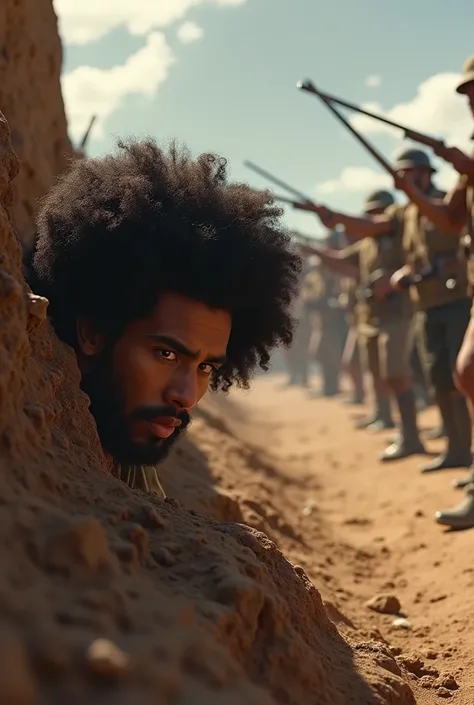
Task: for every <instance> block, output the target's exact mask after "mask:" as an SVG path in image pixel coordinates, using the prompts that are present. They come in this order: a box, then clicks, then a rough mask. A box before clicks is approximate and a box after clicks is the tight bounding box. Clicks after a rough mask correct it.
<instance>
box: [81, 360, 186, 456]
mask: <svg viewBox="0 0 474 705" xmlns="http://www.w3.org/2000/svg"><path fill="white" fill-rule="evenodd" d="M111 358H112V356H111V355H110V356H109V355H105V354H104V355H102V356H101V358H100V360H99V359H98V360H96V361H95V364H94V369H93V370H92V371H90V372H88V373H85V374H83V375H82V382H81V388H82V390H83V391H84V392H85V393H86V394H87V395H88V396H89V398H90V402H91V403H90V410H91V413H92V415H93V417H94V419H95V422H96V425H97V430H98V432H99V438H100V441H101V444H102V447H103V448H104V450H105V451H106V452H107V453H109V454H110V455H111V456H112V458H113V459H114V461H116V462H117V463H118V464H120V465H155V464H156V463H159V462H160V461H162V460H164V459H165V458H166V457H167V455H168V454H169V452H170V450H171V448H172V447H173V445H174V444H175V443H176V441H177V440H178V438H179V437H180V436H182V435H183V434H184V432H185V431H186V429H187V428H188V426H189V424H190V423H191V417H190V415H189V414H188V412H187V411H180V410H179V409H177V408H176V407H174V406H170V405H157V406H141V407H137V408H136V409H134V411H133V412H132V413H131V414H130V415H128V416H127V417H125V416H124V415H123V412H122V409H123V401H122V397H121V393H120V392H121V389H120V385H119V383H118V381H114V379H113V372H112V359H111ZM163 417H172V418H177V419H179V420H180V421H181V425H180V426H177V427H176V428H175V430H174V432H173V434H172V435H171V436H170V437H169V438H158V437H157V436H155V435H153V434H152V433H150V435H149V437H148V438H147V439H144V440H141V441H136V440H134V439H133V438H132V429H133V425H134V423H137V422H140V421H142V422H147V421H154V420H156V419H159V418H163Z"/></svg>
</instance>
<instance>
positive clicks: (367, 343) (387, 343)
mask: <svg viewBox="0 0 474 705" xmlns="http://www.w3.org/2000/svg"><path fill="white" fill-rule="evenodd" d="M410 324H411V319H409V318H400V319H398V320H390V321H386V322H381V323H380V325H379V328H378V330H377V331H373V332H372V331H371V332H370V333H364V330H362V335H361V345H362V352H363V354H364V355H365V356H366V360H367V367H368V368H369V370H370V372H371V373H372V375H373V376H374V377H375V378H376V379H382V380H390V379H396V378H401V377H409V376H410Z"/></svg>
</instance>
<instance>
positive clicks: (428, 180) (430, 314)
mask: <svg viewBox="0 0 474 705" xmlns="http://www.w3.org/2000/svg"><path fill="white" fill-rule="evenodd" d="M396 168H397V169H399V170H400V171H403V172H404V173H405V174H407V173H410V175H411V178H412V179H413V181H414V182H415V183H416V184H417V185H418V188H420V189H421V190H422V191H423V192H424V193H427V194H429V196H430V197H431V198H438V199H441V198H443V197H444V195H445V194H444V193H442V192H441V191H439V190H438V189H436V187H435V186H434V185H433V182H432V174H433V173H434V171H435V170H434V169H433V167H432V166H431V164H430V161H429V158H428V156H427V155H426V154H425V153H424V152H422V151H421V150H419V149H406V150H405V151H403V152H402V153H401V154H400V156H399V157H398V160H397V164H396ZM403 246H404V250H405V257H406V264H405V266H404V267H402V268H401V269H400V270H399V271H398V272H396V273H395V274H394V276H393V277H392V284H393V285H394V286H396V287H402V288H406V286H407V283H408V282H410V281H413V280H415V282H416V283H415V285H414V286H410V294H411V296H412V299H413V302H414V306H415V307H416V309H418V310H419V311H420V312H422V316H423V331H424V337H425V342H426V348H427V352H428V361H427V362H428V367H429V372H430V378H431V383H432V385H433V388H434V390H435V395H436V402H437V404H438V407H439V410H440V413H441V418H442V420H443V424H444V428H445V429H446V435H447V447H446V450H445V451H444V452H443V453H442V454H441V455H440V456H439V457H437V458H436V459H435V460H434V461H433V462H431V463H428V464H427V465H425V466H424V467H423V468H422V472H434V471H436V470H443V469H445V468H457V467H469V466H470V464H471V424H470V419H469V413H468V409H467V404H466V401H465V399H464V397H463V396H462V395H461V394H460V393H459V392H458V390H457V389H456V388H455V386H454V382H453V373H454V369H455V365H456V358H457V356H458V353H459V350H460V348H461V345H462V341H463V338H464V334H465V332H466V329H467V326H468V324H469V318H470V308H471V301H470V298H469V296H468V291H467V271H466V263H465V260H464V259H463V258H462V257H461V256H460V234H459V236H458V237H457V238H456V239H455V238H453V236H452V235H451V234H450V233H446V232H443V231H442V230H440V229H438V228H436V226H434V225H433V224H432V223H430V221H429V220H428V219H427V218H426V217H425V216H423V215H421V213H420V209H419V208H418V206H417V205H415V204H414V203H409V204H408V205H407V207H406V209H405V226H404V237H403Z"/></svg>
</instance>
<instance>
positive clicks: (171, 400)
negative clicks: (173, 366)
mask: <svg viewBox="0 0 474 705" xmlns="http://www.w3.org/2000/svg"><path fill="white" fill-rule="evenodd" d="M198 394H199V391H198V382H197V375H196V370H194V369H187V370H183V369H181V370H176V372H175V374H174V375H173V376H172V377H171V379H170V380H169V383H168V386H167V388H166V390H165V403H166V404H171V405H172V406H176V407H177V408H178V409H185V410H186V411H190V410H191V409H193V408H194V407H195V406H196V404H197V402H198V401H199V397H198Z"/></svg>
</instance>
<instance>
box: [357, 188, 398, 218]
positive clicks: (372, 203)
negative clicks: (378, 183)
mask: <svg viewBox="0 0 474 705" xmlns="http://www.w3.org/2000/svg"><path fill="white" fill-rule="evenodd" d="M394 203H395V199H394V197H393V196H392V194H391V193H390V191H371V193H369V195H368V196H367V198H366V199H365V203H364V211H365V212H366V213H370V211H374V210H376V209H379V208H383V209H384V210H385V208H388V207H389V206H392V205H393V204H394Z"/></svg>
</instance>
